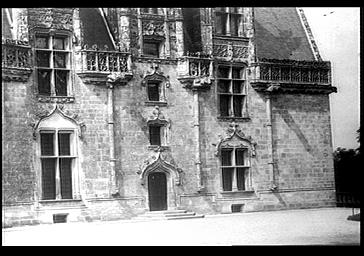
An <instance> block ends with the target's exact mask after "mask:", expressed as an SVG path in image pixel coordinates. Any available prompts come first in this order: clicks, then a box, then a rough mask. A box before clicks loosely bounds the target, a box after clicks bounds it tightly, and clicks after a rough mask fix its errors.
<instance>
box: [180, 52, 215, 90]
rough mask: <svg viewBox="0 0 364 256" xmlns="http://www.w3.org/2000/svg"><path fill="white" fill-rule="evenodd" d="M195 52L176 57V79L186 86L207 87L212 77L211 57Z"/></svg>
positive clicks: (193, 87) (194, 87)
mask: <svg viewBox="0 0 364 256" xmlns="http://www.w3.org/2000/svg"><path fill="white" fill-rule="evenodd" d="M201 56H202V55H200V54H196V56H185V57H182V58H180V59H178V66H177V74H178V76H177V79H178V80H179V81H180V82H181V83H182V84H184V86H185V87H187V88H192V89H199V88H205V89H206V88H209V87H210V85H211V79H212V75H213V74H212V58H209V57H208V56H203V57H201Z"/></svg>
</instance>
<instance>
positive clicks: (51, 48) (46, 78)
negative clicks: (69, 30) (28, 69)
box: [35, 34, 70, 96]
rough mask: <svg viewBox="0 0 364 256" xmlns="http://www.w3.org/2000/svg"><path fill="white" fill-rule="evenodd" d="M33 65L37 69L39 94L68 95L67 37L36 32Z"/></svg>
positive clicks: (68, 61) (68, 55)
mask: <svg viewBox="0 0 364 256" xmlns="http://www.w3.org/2000/svg"><path fill="white" fill-rule="evenodd" d="M35 66H36V67H35V68H36V70H37V83H38V93H39V94H40V95H45V96H68V95H69V84H70V47H69V37H67V36H63V35H62V36H61V35H55V36H53V35H52V36H51V35H48V34H36V35H35Z"/></svg>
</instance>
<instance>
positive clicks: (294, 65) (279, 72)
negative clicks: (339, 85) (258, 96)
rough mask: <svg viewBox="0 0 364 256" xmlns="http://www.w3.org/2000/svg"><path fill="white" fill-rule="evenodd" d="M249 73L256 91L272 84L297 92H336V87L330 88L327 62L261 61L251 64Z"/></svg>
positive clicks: (329, 68)
mask: <svg viewBox="0 0 364 256" xmlns="http://www.w3.org/2000/svg"><path fill="white" fill-rule="evenodd" d="M251 71H252V80H251V81H252V82H251V83H252V86H253V87H254V88H255V89H256V90H265V89H267V88H268V87H269V86H270V85H272V84H274V85H276V86H279V87H280V88H281V89H285V90H290V91H297V92H298V91H312V92H319V91H322V92H336V87H332V86H331V65H330V62H328V61H295V60H272V59H261V60H259V62H257V63H254V64H252V66H251ZM276 88H278V87H276Z"/></svg>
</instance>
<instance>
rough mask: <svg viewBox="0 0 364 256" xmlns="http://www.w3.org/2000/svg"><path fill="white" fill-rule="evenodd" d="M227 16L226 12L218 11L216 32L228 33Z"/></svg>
mask: <svg viewBox="0 0 364 256" xmlns="http://www.w3.org/2000/svg"><path fill="white" fill-rule="evenodd" d="M226 18H227V15H226V14H225V13H216V34H221V35H225V34H226Z"/></svg>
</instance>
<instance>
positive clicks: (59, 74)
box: [55, 70, 68, 96]
mask: <svg viewBox="0 0 364 256" xmlns="http://www.w3.org/2000/svg"><path fill="white" fill-rule="evenodd" d="M55 75H56V79H55V80H56V85H55V86H56V95H57V96H67V77H68V71H65V70H56V71H55Z"/></svg>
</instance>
